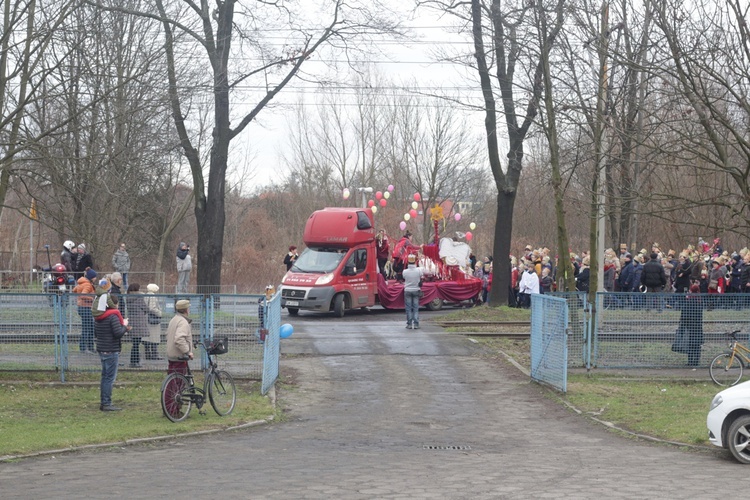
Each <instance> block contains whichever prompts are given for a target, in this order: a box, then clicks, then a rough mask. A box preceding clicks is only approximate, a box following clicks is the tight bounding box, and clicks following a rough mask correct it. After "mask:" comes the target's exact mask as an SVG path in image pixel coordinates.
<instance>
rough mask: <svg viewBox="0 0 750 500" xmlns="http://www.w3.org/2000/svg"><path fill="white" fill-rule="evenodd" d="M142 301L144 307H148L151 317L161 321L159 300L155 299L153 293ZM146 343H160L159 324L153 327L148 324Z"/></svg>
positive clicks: (149, 293)
mask: <svg viewBox="0 0 750 500" xmlns="http://www.w3.org/2000/svg"><path fill="white" fill-rule="evenodd" d="M143 300H144V301H145V302H146V307H148V312H149V313H150V314H151V315H152V316H156V317H158V318H159V319H160V321H161V314H162V313H161V307H160V304H159V298H158V297H155V296H154V294H153V293H151V292H148V293H147V294H146V296H145V297H144V298H143ZM147 342H152V343H154V344H158V343H159V342H161V323H157V324H155V325H152V324H151V323H149V325H148V340H147Z"/></svg>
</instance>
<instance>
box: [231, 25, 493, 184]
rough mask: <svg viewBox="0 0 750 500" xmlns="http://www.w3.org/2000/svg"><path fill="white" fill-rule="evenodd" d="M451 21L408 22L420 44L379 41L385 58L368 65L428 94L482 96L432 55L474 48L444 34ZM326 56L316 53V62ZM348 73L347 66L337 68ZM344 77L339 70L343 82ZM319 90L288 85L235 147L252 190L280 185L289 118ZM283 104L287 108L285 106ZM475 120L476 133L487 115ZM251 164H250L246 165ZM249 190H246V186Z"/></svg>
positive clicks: (309, 66)
mask: <svg viewBox="0 0 750 500" xmlns="http://www.w3.org/2000/svg"><path fill="white" fill-rule="evenodd" d="M449 22H450V19H448V20H446V19H443V20H440V19H437V18H436V16H435V15H433V14H432V13H424V14H422V15H420V16H419V17H417V18H415V19H410V20H408V21H407V22H405V25H406V26H409V27H410V28H411V29H412V31H413V32H414V33H415V34H416V35H417V37H418V40H417V41H415V42H414V43H404V42H403V41H388V40H384V41H380V42H376V45H377V48H378V49H379V50H381V51H382V52H384V53H385V55H379V54H376V55H375V56H374V57H373V58H372V59H371V60H370V61H369V63H370V64H371V65H372V66H374V67H375V68H376V70H377V71H378V72H379V73H381V74H383V75H385V76H386V77H387V78H388V79H390V80H392V81H393V82H396V83H398V82H410V81H412V80H418V81H419V85H420V87H422V88H424V89H425V90H431V89H435V90H436V91H437V89H439V88H442V89H449V91H450V92H460V93H462V94H464V95H470V96H473V98H474V99H477V98H480V97H481V93H480V92H479V89H477V88H476V85H475V83H474V81H473V80H472V78H473V79H474V80H475V79H476V77H474V76H473V75H472V74H471V73H470V72H469V71H468V70H467V69H466V68H463V67H459V66H456V65H453V64H448V63H441V62H436V61H435V57H434V55H433V53H434V51H435V50H436V49H446V50H464V51H466V50H470V49H471V47H470V43H469V41H468V40H467V39H465V38H460V37H458V36H456V35H452V34H450V33H449V32H447V31H446V29H445V27H446V25H447V24H448V23H449ZM323 57H325V55H323V54H322V53H321V54H318V58H319V59H320V58H323ZM303 68H304V69H305V71H306V72H307V73H313V74H314V73H316V72H317V73H320V72H324V71H328V67H327V66H326V65H325V64H323V63H322V62H321V61H320V60H315V57H313V58H312V59H311V60H309V61H306V62H305V65H304V66H303ZM339 68H342V69H345V68H346V65H345V64H342V65H339ZM345 76H346V75H345V74H342V72H339V73H338V75H337V77H338V79H339V81H341V80H343V79H344V77H345ZM316 94H317V92H316V87H315V85H314V84H313V83H312V82H304V81H300V80H295V81H293V82H292V83H290V84H289V85H288V86H287V87H286V88H285V89H284V90H283V91H282V92H281V93H280V94H279V95H278V96H277V97H276V98H275V99H274V101H273V102H274V104H275V105H274V108H273V109H266V110H264V111H262V112H261V113H260V115H259V117H258V119H257V121H256V122H253V123H252V124H251V125H250V126H249V127H248V129H246V130H245V131H244V132H243V133H242V135H241V136H240V137H238V139H237V141H236V143H235V144H234V153H235V155H239V156H240V157H241V158H248V157H247V155H252V158H249V159H248V160H243V159H237V157H235V162H236V163H235V165H233V167H237V168H235V169H234V170H237V169H239V170H240V171H241V169H242V168H243V166H242V165H241V163H242V162H243V161H248V162H251V166H252V167H253V173H254V177H253V181H252V184H253V186H257V185H266V184H269V183H281V182H282V180H283V176H284V174H285V173H286V171H287V170H286V166H285V165H284V163H283V160H282V158H281V154H280V151H282V150H283V149H284V148H285V145H286V142H287V140H288V133H287V129H288V125H287V123H288V119H289V117H290V116H292V114H293V113H294V111H293V105H294V104H295V103H296V102H298V101H299V99H300V97H301V96H304V100H305V103H306V105H309V106H312V105H314V102H315V101H316V99H317V95H316ZM282 105H283V106H282ZM471 120H472V122H475V123H476V124H477V129H478V130H481V129H482V126H483V116H482V115H481V114H477V113H474V114H473V115H472V118H471ZM246 166H247V165H246ZM248 187H250V186H246V188H248Z"/></svg>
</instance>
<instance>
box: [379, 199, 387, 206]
mask: <svg viewBox="0 0 750 500" xmlns="http://www.w3.org/2000/svg"><path fill="white" fill-rule="evenodd" d="M387 204H388V200H386V199H385V198H383V199H381V200H380V206H381V207H384V206H386V205H387Z"/></svg>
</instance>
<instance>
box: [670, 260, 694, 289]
mask: <svg viewBox="0 0 750 500" xmlns="http://www.w3.org/2000/svg"><path fill="white" fill-rule="evenodd" d="M690 264H691V262H690V259H685V262H683V263H682V264H680V266H678V269H677V274H676V276H675V280H674V287H675V290H677V291H678V292H683V291H685V290H690Z"/></svg>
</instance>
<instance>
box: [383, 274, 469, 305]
mask: <svg viewBox="0 0 750 500" xmlns="http://www.w3.org/2000/svg"><path fill="white" fill-rule="evenodd" d="M460 274H461V275H462V276H463V273H460ZM481 290H482V280H480V279H477V278H469V277H463V279H462V281H460V282H458V281H426V282H424V283H423V284H422V292H424V296H423V297H422V298H421V299H419V303H420V305H425V304H428V303H430V302H432V301H433V300H434V299H436V298H440V299H443V300H445V301H447V302H461V301H463V300H469V299H471V298H474V297H476V296H477V294H478V293H479V292H480V291H481ZM378 296H379V298H380V304H381V305H382V306H383V307H385V308H387V309H404V284H403V283H399V282H398V281H395V280H390V281H387V282H386V280H385V279H384V278H383V276H382V275H379V276H378Z"/></svg>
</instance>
